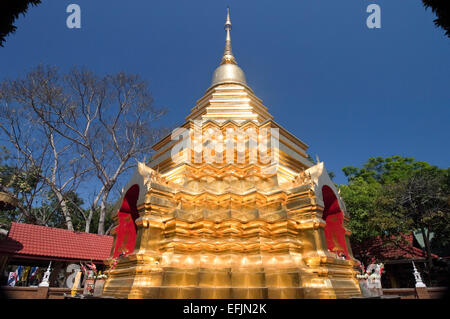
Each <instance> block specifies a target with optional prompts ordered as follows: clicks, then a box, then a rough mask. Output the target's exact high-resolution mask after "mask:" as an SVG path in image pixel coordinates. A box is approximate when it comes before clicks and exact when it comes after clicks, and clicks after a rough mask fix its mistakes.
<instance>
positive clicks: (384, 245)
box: [352, 234, 439, 262]
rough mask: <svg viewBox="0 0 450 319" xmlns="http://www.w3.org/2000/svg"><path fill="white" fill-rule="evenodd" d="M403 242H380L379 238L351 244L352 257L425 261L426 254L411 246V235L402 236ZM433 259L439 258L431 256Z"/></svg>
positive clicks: (384, 260)
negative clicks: (362, 256)
mask: <svg viewBox="0 0 450 319" xmlns="http://www.w3.org/2000/svg"><path fill="white" fill-rule="evenodd" d="M402 237H403V239H404V241H394V240H389V241H387V240H384V241H383V240H382V239H381V238H380V237H376V238H373V239H371V240H368V241H366V242H364V243H362V244H352V251H353V254H354V255H365V256H367V257H375V258H377V259H378V260H380V261H383V262H386V261H391V260H403V259H414V260H415V259H425V258H426V254H425V253H424V251H423V250H422V249H420V248H417V247H414V246H413V235H412V234H409V235H407V234H405V235H402ZM431 256H432V257H433V258H438V257H439V256H437V255H435V254H431Z"/></svg>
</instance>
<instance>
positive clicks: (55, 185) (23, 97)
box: [0, 74, 90, 230]
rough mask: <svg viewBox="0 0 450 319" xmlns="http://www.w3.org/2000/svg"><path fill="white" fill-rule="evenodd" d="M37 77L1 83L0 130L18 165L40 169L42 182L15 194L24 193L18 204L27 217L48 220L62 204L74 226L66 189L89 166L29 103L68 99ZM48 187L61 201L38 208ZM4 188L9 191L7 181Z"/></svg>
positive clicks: (68, 223)
mask: <svg viewBox="0 0 450 319" xmlns="http://www.w3.org/2000/svg"><path fill="white" fill-rule="evenodd" d="M37 80H39V79H38V78H36V77H33V75H32V74H30V75H29V77H27V78H26V79H22V80H16V81H4V82H3V83H2V85H1V86H0V103H1V104H0V108H1V109H0V131H1V133H2V137H3V138H4V143H5V144H6V145H9V146H10V148H12V149H13V150H14V152H13V159H14V161H15V163H14V164H15V166H17V167H18V168H19V169H20V170H21V171H27V172H31V171H32V172H34V173H38V175H39V179H40V181H41V182H42V183H38V184H37V185H36V187H35V188H34V189H32V190H30V193H24V192H22V194H15V195H21V196H22V199H23V201H22V202H23V203H25V207H22V208H20V206H19V209H21V211H22V213H23V214H24V215H25V216H26V217H27V219H28V220H33V219H36V220H37V222H38V223H40V224H46V223H47V222H48V220H49V218H50V217H51V216H52V215H53V214H54V213H55V210H56V209H58V208H59V207H60V208H61V211H62V213H63V215H64V220H65V224H66V227H67V229H69V230H73V223H72V218H71V215H70V213H69V210H68V207H67V200H66V199H65V198H64V193H65V192H67V191H69V190H73V189H76V188H77V186H78V185H79V182H80V181H81V177H82V176H83V175H84V174H86V173H87V172H88V171H89V170H90V168H89V167H84V166H83V162H82V161H80V160H79V159H78V158H76V157H75V158H74V157H73V155H74V149H75V144H74V143H73V142H72V141H68V140H67V139H64V138H62V137H61V136H59V135H58V134H57V133H56V131H55V130H54V129H53V128H51V127H49V126H48V125H46V124H45V121H44V120H43V119H42V118H41V117H39V116H38V114H36V113H35V112H34V109H33V108H32V107H31V105H30V104H29V103H28V102H29V99H30V98H31V99H32V100H33V103H37V104H41V103H45V100H46V99H48V98H49V97H51V98H52V99H53V100H54V101H55V103H56V102H57V101H58V102H60V103H61V105H64V103H65V102H64V101H61V100H60V98H61V96H60V95H58V93H57V92H55V91H53V92H52V91H49V90H47V89H48V87H46V86H45V85H42V83H40V82H38V81H37ZM41 80H42V79H41ZM48 188H49V189H50V190H51V191H52V192H53V194H54V195H55V196H56V198H57V200H58V204H59V205H57V207H53V208H52V209H50V210H49V209H48V208H44V207H42V206H41V207H40V208H37V206H36V204H37V201H39V200H40V199H42V197H46V195H45V194H44V193H45V192H46V191H47V189H48ZM3 190H4V191H7V187H5V185H3ZM21 205H23V204H21Z"/></svg>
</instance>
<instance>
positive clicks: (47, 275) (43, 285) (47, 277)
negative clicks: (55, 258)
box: [39, 262, 52, 287]
mask: <svg viewBox="0 0 450 319" xmlns="http://www.w3.org/2000/svg"><path fill="white" fill-rule="evenodd" d="M51 266H52V262H50V264H49V265H48V268H47V271H46V272H45V273H44V278H42V282H41V283H40V284H39V287H48V286H49V285H50V284H49V282H48V279H49V278H50V273H51V268H50V267H51Z"/></svg>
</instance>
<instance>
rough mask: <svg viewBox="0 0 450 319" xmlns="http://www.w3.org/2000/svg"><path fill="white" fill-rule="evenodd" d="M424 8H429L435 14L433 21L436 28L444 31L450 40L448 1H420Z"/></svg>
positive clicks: (449, 8)
mask: <svg viewBox="0 0 450 319" xmlns="http://www.w3.org/2000/svg"><path fill="white" fill-rule="evenodd" d="M422 2H423V4H424V6H425V8H427V9H428V8H430V7H431V10H432V11H433V12H434V13H435V14H436V17H437V18H436V19H435V20H434V21H433V22H434V24H435V25H436V26H438V27H441V28H442V29H444V30H445V34H446V35H447V36H448V37H449V38H450V1H448V0H422Z"/></svg>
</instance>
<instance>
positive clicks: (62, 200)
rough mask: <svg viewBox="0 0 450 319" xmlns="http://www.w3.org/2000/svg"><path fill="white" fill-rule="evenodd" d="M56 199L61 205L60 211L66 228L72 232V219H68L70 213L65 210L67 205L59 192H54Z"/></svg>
mask: <svg viewBox="0 0 450 319" xmlns="http://www.w3.org/2000/svg"><path fill="white" fill-rule="evenodd" d="M54 191H55V194H56V197H58V201H59V203H60V205H61V210H62V212H63V215H64V219H65V221H66V226H67V229H68V230H74V229H73V224H72V218H71V217H70V213H69V209H68V208H67V203H66V201H65V199H64V197H63V195H62V194H61V192H59V191H57V190H54Z"/></svg>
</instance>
